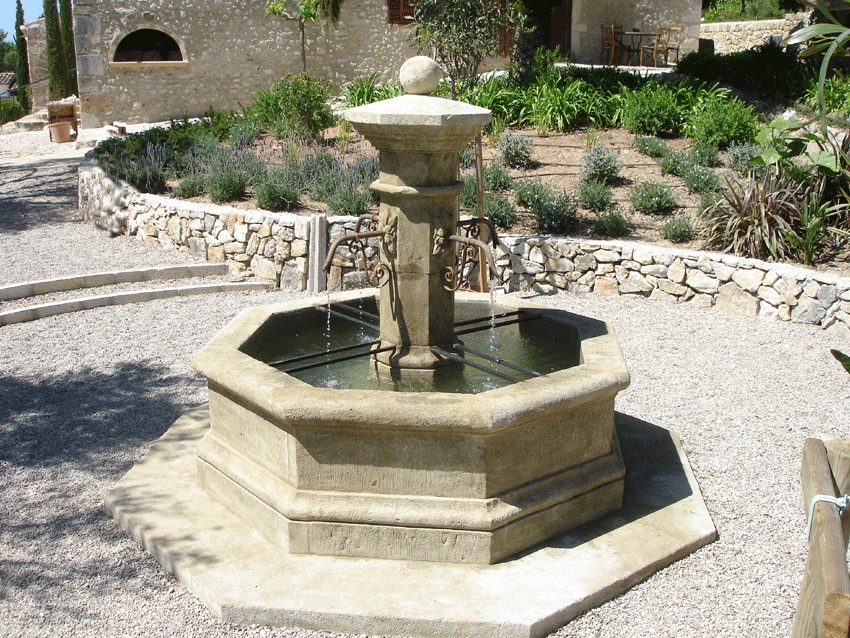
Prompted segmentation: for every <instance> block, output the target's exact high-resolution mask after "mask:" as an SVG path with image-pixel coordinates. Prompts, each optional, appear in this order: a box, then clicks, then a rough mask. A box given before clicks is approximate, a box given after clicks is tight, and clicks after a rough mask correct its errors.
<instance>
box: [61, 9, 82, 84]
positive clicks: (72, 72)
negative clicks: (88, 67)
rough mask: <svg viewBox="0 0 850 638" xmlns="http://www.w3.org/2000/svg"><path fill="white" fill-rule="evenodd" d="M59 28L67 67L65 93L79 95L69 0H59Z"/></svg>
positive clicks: (72, 21) (72, 17)
mask: <svg viewBox="0 0 850 638" xmlns="http://www.w3.org/2000/svg"><path fill="white" fill-rule="evenodd" d="M59 30H60V32H61V37H62V51H63V57H64V59H65V68H66V69H67V76H66V78H65V95H66V96H67V95H79V90H78V89H77V51H76V47H74V12H73V11H72V10H71V0H59Z"/></svg>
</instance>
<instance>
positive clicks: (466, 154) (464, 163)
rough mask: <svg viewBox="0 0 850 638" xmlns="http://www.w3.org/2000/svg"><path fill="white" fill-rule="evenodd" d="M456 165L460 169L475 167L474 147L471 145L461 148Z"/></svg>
mask: <svg viewBox="0 0 850 638" xmlns="http://www.w3.org/2000/svg"><path fill="white" fill-rule="evenodd" d="M458 164H459V165H460V167H461V168H472V167H473V166H475V146H474V145H473V144H472V143H469V144H467V145H466V146H464V147H463V150H462V151H461V152H460V156H459V157H458Z"/></svg>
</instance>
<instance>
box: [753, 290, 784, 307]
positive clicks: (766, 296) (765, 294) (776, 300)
mask: <svg viewBox="0 0 850 638" xmlns="http://www.w3.org/2000/svg"><path fill="white" fill-rule="evenodd" d="M757 294H758V298H759V299H761V300H762V301H766V302H767V303H768V304H770V305H771V306H773V307H775V308H778V307H779V306H780V305H782V303H783V301H784V299H783V297H782V295H780V294H779V293H778V292H777V291H776V289H775V288H771V287H770V286H761V287H760V288H759V289H758V293H757Z"/></svg>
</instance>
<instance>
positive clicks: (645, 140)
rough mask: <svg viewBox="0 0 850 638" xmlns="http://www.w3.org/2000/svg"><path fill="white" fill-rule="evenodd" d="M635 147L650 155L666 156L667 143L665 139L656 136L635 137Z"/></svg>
mask: <svg viewBox="0 0 850 638" xmlns="http://www.w3.org/2000/svg"><path fill="white" fill-rule="evenodd" d="M635 148H636V149H637V150H638V152H639V153H643V154H644V155H647V156H649V157H652V158H655V159H658V158H659V157H664V155H665V154H666V153H667V152H668V151H667V143H666V142H665V141H664V140H661V139H658V138H657V137H654V136H651V135H650V136H641V135H639V136H637V137H636V138H635Z"/></svg>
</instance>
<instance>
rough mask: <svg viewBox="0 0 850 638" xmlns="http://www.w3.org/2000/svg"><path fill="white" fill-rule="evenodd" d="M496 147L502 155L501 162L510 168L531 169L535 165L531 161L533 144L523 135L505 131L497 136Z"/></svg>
mask: <svg viewBox="0 0 850 638" xmlns="http://www.w3.org/2000/svg"><path fill="white" fill-rule="evenodd" d="M496 147H497V148H498V149H499V152H500V153H501V154H502V160H503V161H504V162H505V164H507V165H508V166H510V167H511V168H531V167H533V166H534V165H535V162H534V160H532V159H531V153H532V152H533V151H534V142H533V141H532V140H531V138H529V137H527V136H525V135H517V134H516V133H512V132H510V131H505V132H504V133H502V134H501V135H500V136H499V141H498V142H497V143H496Z"/></svg>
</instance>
